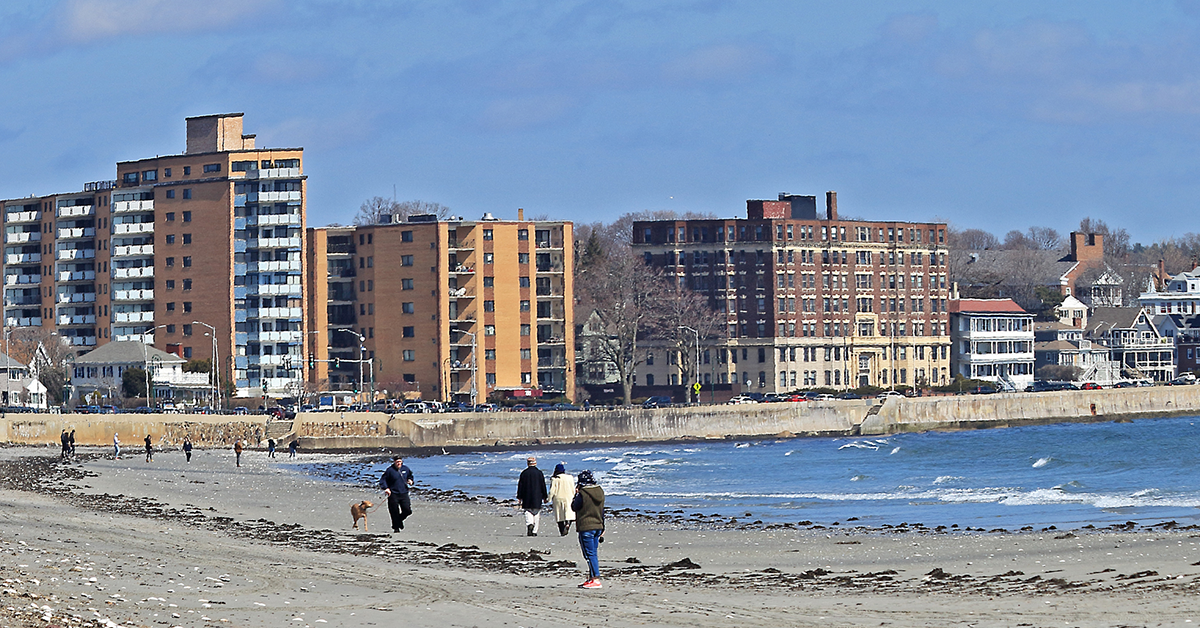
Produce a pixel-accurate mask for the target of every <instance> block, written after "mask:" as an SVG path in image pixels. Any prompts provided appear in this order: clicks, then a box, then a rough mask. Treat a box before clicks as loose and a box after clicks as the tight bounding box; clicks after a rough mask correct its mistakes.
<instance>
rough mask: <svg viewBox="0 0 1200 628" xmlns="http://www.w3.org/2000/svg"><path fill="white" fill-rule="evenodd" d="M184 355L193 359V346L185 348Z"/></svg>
mask: <svg viewBox="0 0 1200 628" xmlns="http://www.w3.org/2000/svg"><path fill="white" fill-rule="evenodd" d="M183 357H185V358H188V359H191V357H192V348H191V347H184V348H183Z"/></svg>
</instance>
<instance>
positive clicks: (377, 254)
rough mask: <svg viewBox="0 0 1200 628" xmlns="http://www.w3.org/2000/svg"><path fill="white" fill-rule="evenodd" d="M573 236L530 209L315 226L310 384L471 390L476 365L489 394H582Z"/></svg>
mask: <svg viewBox="0 0 1200 628" xmlns="http://www.w3.org/2000/svg"><path fill="white" fill-rule="evenodd" d="M572 247H573V241H572V225H571V223H569V222H553V221H551V222H546V221H527V220H524V218H523V217H522V216H521V213H520V212H518V217H517V220H515V221H514V220H498V219H494V218H492V217H491V215H490V214H487V215H485V216H484V217H483V218H482V219H480V220H477V221H470V220H463V219H461V218H453V217H452V218H449V219H443V220H438V219H437V217H436V216H431V215H426V216H410V217H408V219H407V220H405V221H403V222H393V221H392V218H391V217H388V218H387V220H386V221H385V222H384V223H382V224H375V225H365V226H357V227H325V228H314V229H309V232H308V246H307V249H306V257H307V268H308V280H307V283H308V285H310V286H311V287H312V288H311V290H310V291H309V294H308V309H309V311H310V313H311V316H310V318H309V325H308V330H307V331H308V332H309V336H308V353H309V355H310V356H312V357H313V358H314V362H313V364H312V366H313V368H312V369H311V371H310V374H309V381H310V384H311V385H312V386H314V387H316V388H319V389H359V390H369V389H370V388H371V387H372V382H371V381H370V379H371V377H372V375H373V377H374V383H373V386H374V389H375V390H377V391H379V390H384V389H386V390H388V391H389V392H391V393H395V392H396V391H403V392H405V393H408V394H409V395H410V396H415V395H416V394H419V395H420V396H421V397H422V398H424V399H427V400H445V401H470V399H471V390H472V374H473V373H474V375H475V391H476V399H477V400H478V401H480V402H482V401H483V400H485V399H486V398H487V397H488V395H489V394H491V393H493V392H496V391H501V392H505V393H507V394H510V395H514V396H520V395H528V394H539V393H540V394H544V395H546V396H552V395H559V394H563V395H566V396H567V397H570V398H573V397H574V395H575V378H574V372H573V369H574V351H575V347H574V338H573V336H574V329H573V327H572V325H571V324H570V321H571V320H572V316H573V313H572V302H573V285H572V262H573V248H572ZM346 330H348V331H346ZM350 332H353V333H350ZM464 332H465V333H464ZM472 334H474V337H472ZM333 360H337V363H336V364H335V363H334V362H332V361H333ZM360 369H361V372H360ZM360 378H362V380H363V384H362V385H361V386H360V385H359V383H358V382H359V380H360Z"/></svg>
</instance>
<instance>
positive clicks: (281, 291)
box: [246, 283, 300, 297]
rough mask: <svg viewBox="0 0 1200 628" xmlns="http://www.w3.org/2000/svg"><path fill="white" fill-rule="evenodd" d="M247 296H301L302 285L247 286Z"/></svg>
mask: <svg viewBox="0 0 1200 628" xmlns="http://www.w3.org/2000/svg"><path fill="white" fill-rule="evenodd" d="M246 294H255V295H264V294H265V295H289V296H297V297H298V296H300V284H298V283H275V284H254V285H252V286H246Z"/></svg>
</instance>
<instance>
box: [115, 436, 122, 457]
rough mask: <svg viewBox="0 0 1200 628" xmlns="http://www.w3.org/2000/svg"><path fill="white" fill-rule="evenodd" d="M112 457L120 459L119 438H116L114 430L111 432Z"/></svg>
mask: <svg viewBox="0 0 1200 628" xmlns="http://www.w3.org/2000/svg"><path fill="white" fill-rule="evenodd" d="M113 459H114V460H120V459H121V439H120V438H117V433H116V432H113Z"/></svg>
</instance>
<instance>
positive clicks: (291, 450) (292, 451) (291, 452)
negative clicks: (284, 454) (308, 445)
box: [288, 438, 300, 458]
mask: <svg viewBox="0 0 1200 628" xmlns="http://www.w3.org/2000/svg"><path fill="white" fill-rule="evenodd" d="M299 446H300V440H299V439H295V438H293V439H292V442H290V443H288V458H295V457H296V448H298V447H299Z"/></svg>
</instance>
